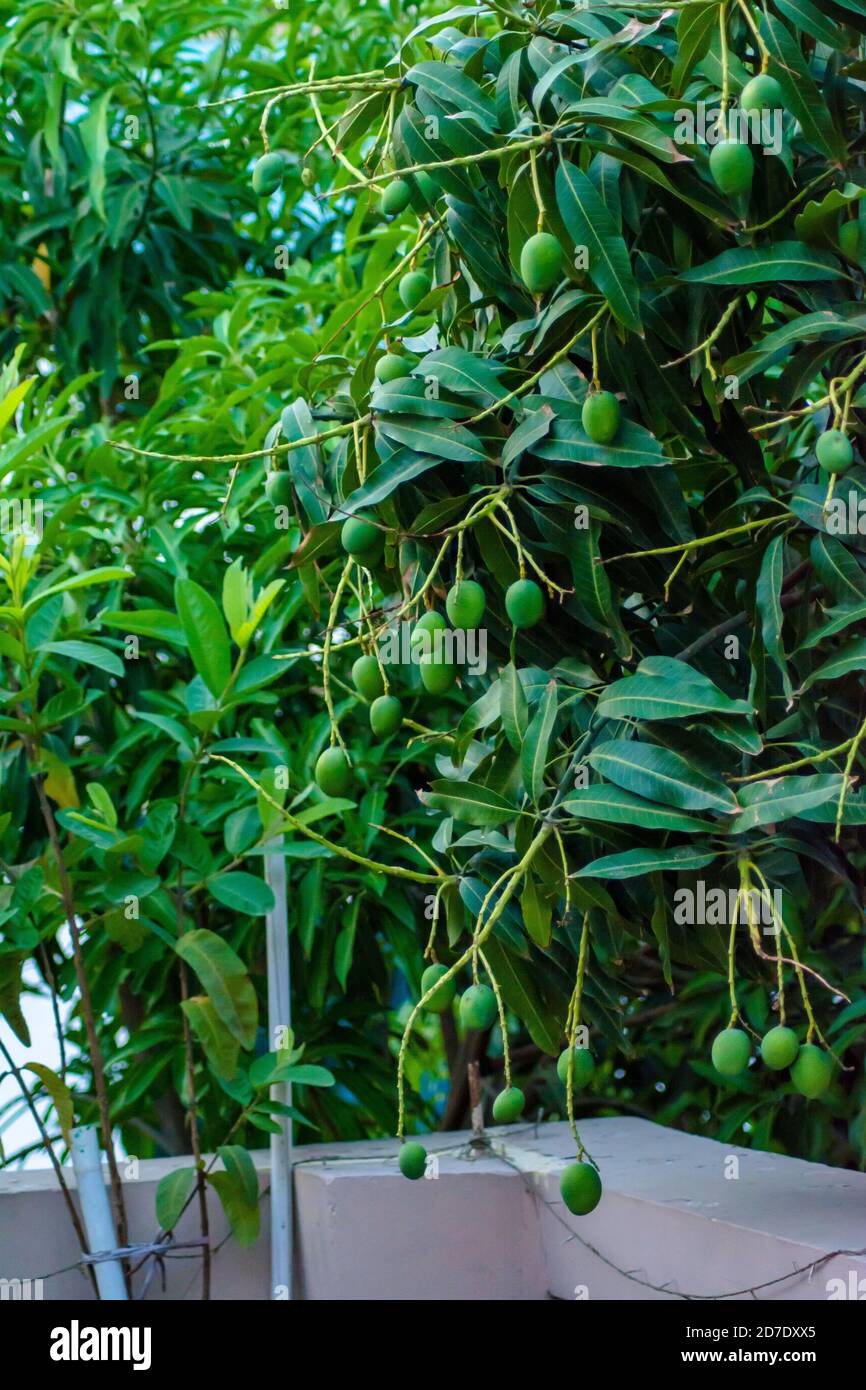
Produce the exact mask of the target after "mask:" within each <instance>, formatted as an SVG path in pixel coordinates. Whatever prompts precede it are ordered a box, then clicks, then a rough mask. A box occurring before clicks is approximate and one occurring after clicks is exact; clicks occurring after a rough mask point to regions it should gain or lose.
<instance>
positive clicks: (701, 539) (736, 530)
mask: <svg viewBox="0 0 866 1390" xmlns="http://www.w3.org/2000/svg"><path fill="white" fill-rule="evenodd" d="M783 520H784V516H783V515H781V514H780V515H779V516H766V517H763V518H761V519H760V520H758V521H744V522H743V523H742V525H741V526H731V527H729V528H728V530H727V531H716V532H715V534H714V535H712V536H697V537H696V538H695V539H694V540H691V541H682V542H681V543H680V544H678V545H660V546H656V547H655V548H654V549H652V550H627V551H625V552H624V553H623V554H622V555H611V556H609V558H608V559H607V560H602V561H601V563H602V564H603V565H612V564H613V563H614V561H615V560H642V559H644V558H645V557H646V556H647V555H678V554H679V552H680V551H681V550H683V551H685V552H686V553H688V552H689V551H691V550H700V548H701V546H704V545H713V544H714V542H715V541H724V540H728V538H729V537H730V536H741V535H743V534H744V533H745V532H747V531H757V530H760V528H761V527H762V526H771V525H772V524H773V522H775V521H783Z"/></svg>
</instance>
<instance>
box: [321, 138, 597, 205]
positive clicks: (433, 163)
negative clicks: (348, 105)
mask: <svg viewBox="0 0 866 1390" xmlns="http://www.w3.org/2000/svg"><path fill="white" fill-rule="evenodd" d="M568 138H569V139H573V138H574V137H573V135H570V136H569V137H568ZM554 139H555V136H554V134H553V131H552V130H546V131H545V132H544V133H543V134H542V135H530V136H528V137H527V138H526V139H525V140H514V141H513V142H512V143H511V144H510V145H498V146H497V147H496V148H495V149H492V150H480V151H479V152H478V153H477V154H460V155H454V157H453V158H451V159H431V160H427V161H426V162H425V163H423V164H407V166H406V168H405V169H401V170H400V171H399V173H397V172H396V171H394V170H391V169H387V170H385V171H384V172H383V173H380V174H371V175H370V177H369V178H368V179H365V180H364V182H363V183H344V184H341V185H340V187H339V188H329V189H328V191H327V192H326V193H321V194H320V195H319V197H320V198H338V197H340V196H341V195H342V194H343V193H356V192H358V191H359V190H361V189H364V188H368V187H369V186H370V185H371V184H376V185H378V184H380V183H388V182H390V180H391V179H395V178H404V177H405V175H406V174H420V173H427V172H429V171H430V170H431V169H456V168H461V167H463V166H466V165H469V164H483V163H484V161H485V160H487V159H503V158H504V157H505V155H509V154H515V153H519V152H520V150H532V149H537V148H538V147H539V145H549V144H551V143H552V141H553V140H554Z"/></svg>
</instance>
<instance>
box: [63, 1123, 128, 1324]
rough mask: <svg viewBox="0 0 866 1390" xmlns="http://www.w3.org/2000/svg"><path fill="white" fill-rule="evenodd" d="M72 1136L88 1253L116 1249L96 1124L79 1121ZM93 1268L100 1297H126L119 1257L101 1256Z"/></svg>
mask: <svg viewBox="0 0 866 1390" xmlns="http://www.w3.org/2000/svg"><path fill="white" fill-rule="evenodd" d="M71 1138H72V1145H71V1153H72V1167H73V1170H74V1172H75V1184H76V1186H77V1188H78V1200H79V1201H80V1203H81V1214H82V1216H83V1217H84V1229H85V1231H86V1232H87V1243H88V1245H89V1246H90V1250H89V1251H88V1252H87V1253H88V1254H91V1255H98V1254H101V1253H102V1251H103V1250H116V1249H117V1232H116V1231H115V1229H114V1217H113V1216H112V1214H111V1203H110V1201H109V1200H108V1188H107V1187H106V1186H105V1179H104V1178H103V1176H102V1159H101V1155H100V1149H99V1137H98V1135H97V1130H96V1125H79V1127H78V1128H77V1129H73V1131H72V1136H71ZM93 1272H94V1274H95V1275H96V1287H97V1288H98V1290H99V1297H100V1298H101V1299H105V1300H115V1301H119V1302H124V1303H125V1302H126V1301H127V1296H126V1284H125V1282H124V1278H123V1266H122V1264H121V1263H120V1261H119V1260H100V1261H99V1263H98V1264H95V1265H94V1266H93Z"/></svg>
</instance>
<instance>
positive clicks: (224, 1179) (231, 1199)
mask: <svg viewBox="0 0 866 1390" xmlns="http://www.w3.org/2000/svg"><path fill="white" fill-rule="evenodd" d="M270 1128H271V1129H272V1130H273V1131H275V1132H276V1133H277V1134H279V1133H281V1130H280V1126H279V1125H272V1126H270ZM205 1176H206V1178H207V1180H208V1182H209V1183H210V1185H211V1187H212V1188H213V1190H214V1192H216V1194H217V1196H218V1197H219V1199H220V1203H221V1205H222V1209H223V1211H224V1212H225V1214H226V1220H227V1221H228V1223H229V1226H230V1228H231V1233H232V1235H233V1236H234V1238H235V1240H236V1241H237V1243H238V1245H240V1246H242V1247H243V1248H245V1249H246V1248H247V1247H249V1246H251V1245H255V1243H256V1241H257V1240H258V1236H259V1226H260V1215H259V1204H258V1200H256V1201H255V1202H249V1201H247V1198H246V1191H245V1188H244V1187H242V1186H241V1184H240V1182H239V1180H238V1178H237V1177H236V1176H235V1174H234V1173H223V1172H210V1173H206V1174H205Z"/></svg>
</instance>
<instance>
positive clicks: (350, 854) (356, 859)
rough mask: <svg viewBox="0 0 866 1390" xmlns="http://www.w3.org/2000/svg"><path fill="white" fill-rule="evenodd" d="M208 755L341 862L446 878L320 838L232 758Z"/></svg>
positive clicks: (424, 879) (426, 878)
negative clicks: (386, 861) (359, 852)
mask: <svg viewBox="0 0 866 1390" xmlns="http://www.w3.org/2000/svg"><path fill="white" fill-rule="evenodd" d="M207 756H208V759H209V760H211V761H213V762H218V763H226V764H227V766H228V767H230V768H231V769H232V771H233V772H236V773H237V774H238V776H239V777H242V778H243V780H244V781H245V782H247V783H248V784H249V786H251V787H252V788H253V789H254V790H255V791H256V792H257V793H258V795H259V796H260V797H261V798H262V800H263V801H264V802H266V803H267V805H268V806H271V807H272V808H273V809H274V810H275V811H278V812H279V814H280V815H281V816H282V818H283V820H284V821H285V823H286V825H287V826H288V827H289V828H290V829H291V830H297V832H298V834H299V835H304V836H305V837H306V838H307V839H308V840H313V841H314V842H315V844H317V845H322V846H324V848H325V849H327V850H330V852H331V853H332V854H336V855H339V857H340V858H341V859H350V860H351V861H352V863H353V864H360V865H361V867H362V868H364V869H371V870H372V872H373V873H375V874H390V876H391V877H392V878H406V879H410V880H411V881H412V882H413V883H440V882H441V881H442V879H443V878H447V875H446V874H445V873H444V871H443V870H441V869H437V871H436V873H435V874H422V873H420V872H419V871H418V870H417V869H406V868H404V867H403V866H402V864H381V863H380V862H379V861H378V860H377V859H368V858H367V857H366V856H365V855H363V854H356V853H355V851H354V850H351V849H346V847H345V845H338V844H335V843H334V841H333V840H329V839H327V838H326V837H325V836H324V835H320V834H319V833H318V831H316V830H311V829H310V827H309V826H308V825H304V823H303V821H300V820H298V818H297V816H293V815H292V813H291V811H287V810H286V808H285V807H284V806H281V805H280V803H279V802H278V801H277V800H276V799H275V798H274V797H273V796H271V795H270V793H269V792H267V791H266V790H265V788H264V787H263V786H261V784H260V783H259V782H257V781H256V779H255V777H251V776H250V774H249V773H248V772H247V771H245V769H244V768H242V767H241V766H240V765H239V764H238V763H236V762H233V761H232V759H231V758H226V757H225V756H224V755H223V754H222V753H208V755H207Z"/></svg>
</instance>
